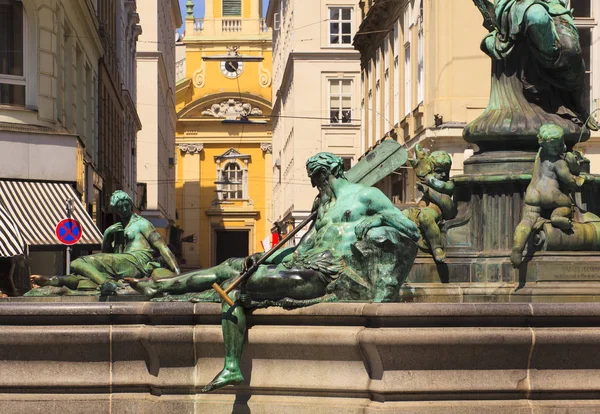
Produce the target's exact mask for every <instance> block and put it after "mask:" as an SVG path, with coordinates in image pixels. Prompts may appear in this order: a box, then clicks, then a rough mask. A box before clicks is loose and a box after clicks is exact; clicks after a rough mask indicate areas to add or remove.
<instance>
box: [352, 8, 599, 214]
mask: <svg viewBox="0 0 600 414" xmlns="http://www.w3.org/2000/svg"><path fill="white" fill-rule="evenodd" d="M570 3H571V7H572V8H574V9H575V12H574V15H575V17H576V24H577V26H578V28H579V31H580V36H581V44H582V49H583V54H584V59H585V60H586V63H587V67H588V72H587V75H586V76H587V80H588V86H589V88H588V91H587V93H586V99H587V101H588V104H589V107H590V110H592V111H593V110H595V109H596V108H597V106H598V104H597V102H598V99H597V98H598V96H599V93H600V87H599V86H600V79H598V77H599V76H600V70H598V68H600V53H599V52H600V42H593V41H592V39H594V38H597V37H598V34H599V33H600V32H599V28H598V16H599V14H600V5H598V4H593V3H594V2H593V1H592V0H571V2H570ZM359 4H360V5H361V10H362V13H361V14H362V21H361V25H360V29H359V31H358V33H357V35H356V36H355V38H354V40H353V43H354V45H355V47H356V49H357V50H359V51H360V53H361V80H362V84H361V95H362V99H361V104H360V105H361V119H362V129H361V140H360V142H361V153H365V152H367V151H368V150H369V149H370V148H372V147H373V146H375V145H376V144H377V143H378V142H380V141H381V140H382V139H385V138H388V137H391V138H393V139H396V140H398V141H399V142H401V143H404V144H406V146H407V148H413V147H414V146H415V145H416V144H417V143H420V144H421V145H422V146H423V147H425V148H426V149H429V150H432V151H433V150H438V149H443V150H445V151H448V152H449V153H450V155H451V157H452V161H453V165H452V171H451V174H452V175H456V174H461V173H462V172H463V162H464V160H465V159H466V158H468V157H469V156H470V155H472V154H473V152H474V151H477V148H476V147H475V146H472V145H469V144H468V143H467V142H465V141H464V140H463V138H462V132H463V128H464V127H465V126H466V125H467V124H468V123H469V122H471V121H473V120H474V119H475V118H476V117H477V116H479V115H480V114H481V112H483V110H484V109H485V107H486V106H487V103H488V100H489V93H490V73H491V69H490V59H489V58H488V57H487V56H486V55H485V54H484V53H483V52H482V51H481V50H480V43H481V40H482V39H483V37H484V36H485V34H486V33H487V31H486V29H485V28H483V26H482V21H483V19H482V16H481V14H480V13H479V11H478V9H477V8H476V7H475V6H474V5H473V3H472V2H465V1H462V0H443V1H439V0H401V1H397V2H387V1H385V0H374V1H373V0H371V1H361V2H360V3H359ZM594 68H596V70H594ZM599 139H600V135H599V134H598V133H594V134H593V136H592V138H591V139H590V140H589V141H588V142H587V143H585V144H584V145H583V149H584V150H585V151H586V154H587V156H588V157H589V158H590V159H591V161H592V171H596V172H598V171H600V145H598V144H600V141H599ZM378 186H379V187H381V189H382V190H384V192H385V193H386V194H388V196H389V197H390V198H391V199H392V200H393V201H394V202H396V203H399V204H403V203H411V202H414V201H415V200H416V198H418V196H419V195H418V194H417V193H416V191H415V189H414V178H413V174H412V171H411V170H410V169H409V168H405V169H401V170H400V171H397V172H396V173H395V174H393V175H392V176H390V177H388V178H386V179H385V180H383V181H382V182H381V183H379V184H378Z"/></svg>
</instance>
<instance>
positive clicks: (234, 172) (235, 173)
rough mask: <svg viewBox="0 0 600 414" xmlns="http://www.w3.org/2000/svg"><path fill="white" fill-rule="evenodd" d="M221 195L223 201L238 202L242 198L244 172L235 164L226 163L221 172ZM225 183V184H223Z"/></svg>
mask: <svg viewBox="0 0 600 414" xmlns="http://www.w3.org/2000/svg"><path fill="white" fill-rule="evenodd" d="M221 182H222V183H223V184H221V185H222V188H221V190H222V191H221V195H222V199H223V200H239V199H242V198H245V197H244V191H243V190H244V170H243V169H242V167H240V166H239V165H238V163H237V162H228V163H227V164H225V167H224V168H223V170H222V171H221ZM225 183H227V184H225Z"/></svg>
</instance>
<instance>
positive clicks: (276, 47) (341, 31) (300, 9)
mask: <svg viewBox="0 0 600 414" xmlns="http://www.w3.org/2000/svg"><path fill="white" fill-rule="evenodd" d="M359 12H360V9H359V7H358V4H357V3H356V2H354V1H342V0H333V1H327V2H326V1H321V0H305V1H294V0H279V1H277V0H274V1H271V2H270V3H269V9H268V12H267V24H268V25H269V27H271V28H272V29H273V112H272V117H273V160H274V165H273V181H274V182H273V199H272V200H273V201H272V202H273V207H272V211H273V218H272V221H273V222H274V223H276V224H277V226H278V227H279V229H278V230H279V231H282V232H283V233H285V232H286V230H287V228H288V227H289V226H291V225H296V224H298V223H299V222H301V221H302V220H303V219H304V218H306V217H307V216H308V215H309V214H310V211H311V208H312V204H313V200H314V196H316V194H317V191H316V190H315V189H312V188H311V184H310V180H309V179H308V177H307V175H306V167H305V163H306V160H307V159H308V158H309V157H311V156H312V155H315V154H316V153H318V152H321V151H328V152H332V153H334V154H336V155H338V156H340V157H343V158H344V160H345V163H346V165H347V167H348V168H349V167H350V166H351V165H352V164H353V163H354V162H356V160H357V159H358V156H359V155H360V154H361V151H360V55H359V53H358V52H357V51H355V50H354V49H353V46H352V38H353V36H354V33H355V32H356V29H357V28H358V25H359V24H360V13H359ZM300 233H302V232H300ZM297 237H301V234H299V235H298V236H297Z"/></svg>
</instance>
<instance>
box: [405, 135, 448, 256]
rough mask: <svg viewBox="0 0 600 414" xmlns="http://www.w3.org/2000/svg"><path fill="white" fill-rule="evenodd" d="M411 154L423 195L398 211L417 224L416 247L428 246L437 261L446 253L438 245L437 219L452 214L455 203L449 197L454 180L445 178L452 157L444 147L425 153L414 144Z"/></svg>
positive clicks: (426, 247) (438, 229) (419, 187)
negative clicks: (415, 204)
mask: <svg viewBox="0 0 600 414" xmlns="http://www.w3.org/2000/svg"><path fill="white" fill-rule="evenodd" d="M415 155H416V157H415V158H414V159H411V160H410V163H411V165H412V166H413V168H414V171H415V175H416V176H417V179H418V180H419V182H418V183H417V188H418V189H419V191H421V192H422V193H423V197H422V198H421V200H420V201H419V207H412V208H408V209H406V210H404V211H403V212H402V213H403V214H404V215H405V216H406V217H408V218H409V219H411V220H412V221H413V222H414V223H415V224H416V225H417V226H418V227H419V230H420V232H421V239H420V240H419V247H420V248H421V249H422V250H430V251H431V254H432V255H433V258H434V260H435V261H436V262H438V263H441V262H444V261H445V260H446V253H445V252H444V249H443V247H442V237H441V233H440V227H439V223H440V221H441V220H450V219H453V218H454V217H455V216H456V203H454V201H453V200H452V195H453V193H454V183H453V182H452V181H449V178H450V168H451V167H452V159H451V158H450V155H449V154H448V153H447V152H446V151H434V152H432V153H431V154H430V155H427V154H426V153H425V152H424V151H423V149H422V148H421V146H420V145H418V144H417V145H416V147H415Z"/></svg>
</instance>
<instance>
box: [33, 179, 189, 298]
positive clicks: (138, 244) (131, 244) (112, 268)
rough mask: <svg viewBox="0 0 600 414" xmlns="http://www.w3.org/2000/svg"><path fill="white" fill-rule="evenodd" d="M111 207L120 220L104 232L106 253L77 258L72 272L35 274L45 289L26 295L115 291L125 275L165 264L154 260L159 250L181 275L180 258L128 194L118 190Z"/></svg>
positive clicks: (145, 272) (143, 274)
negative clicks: (49, 274) (49, 275)
mask: <svg viewBox="0 0 600 414" xmlns="http://www.w3.org/2000/svg"><path fill="white" fill-rule="evenodd" d="M110 206H111V208H112V209H113V212H114V213H115V214H116V215H118V216H119V217H120V221H119V222H117V223H115V224H113V225H112V226H110V227H109V228H107V229H106V231H105V232H104V238H103V241H102V253H98V254H93V255H90V256H83V257H80V258H78V259H75V260H74V261H73V262H72V263H71V271H72V273H71V274H70V275H66V276H53V277H46V276H40V275H33V276H31V279H32V281H33V282H34V283H35V284H37V285H39V286H41V288H38V289H33V290H31V291H29V292H28V293H26V296H46V295H48V294H56V293H59V294H70V293H73V292H72V291H80V292H81V291H83V292H88V293H91V294H98V293H100V294H102V295H110V294H113V293H114V292H115V290H116V289H117V288H118V287H122V286H123V283H122V280H123V279H124V278H128V277H134V278H135V277H147V276H150V275H151V274H152V272H153V271H155V269H159V268H160V267H161V264H160V263H158V262H156V261H154V260H153V257H154V252H155V251H157V252H158V253H159V254H160V256H161V257H162V260H163V261H164V262H165V264H166V266H168V268H169V269H170V270H171V271H172V272H174V273H176V274H179V265H178V264H177V259H176V258H175V256H174V255H173V253H172V252H171V251H170V250H169V248H168V246H167V245H166V243H165V242H164V240H163V239H162V237H161V236H160V234H159V233H158V232H157V231H156V229H155V228H154V226H153V225H152V223H150V222H149V221H148V220H146V219H145V218H143V217H141V216H138V215H137V214H135V213H133V211H132V209H133V201H132V200H131V198H130V197H129V195H128V194H127V193H125V192H123V191H120V190H118V191H115V192H114V193H113V195H112V197H111V200H110ZM47 287H50V288H47ZM56 288H58V289H56Z"/></svg>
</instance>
